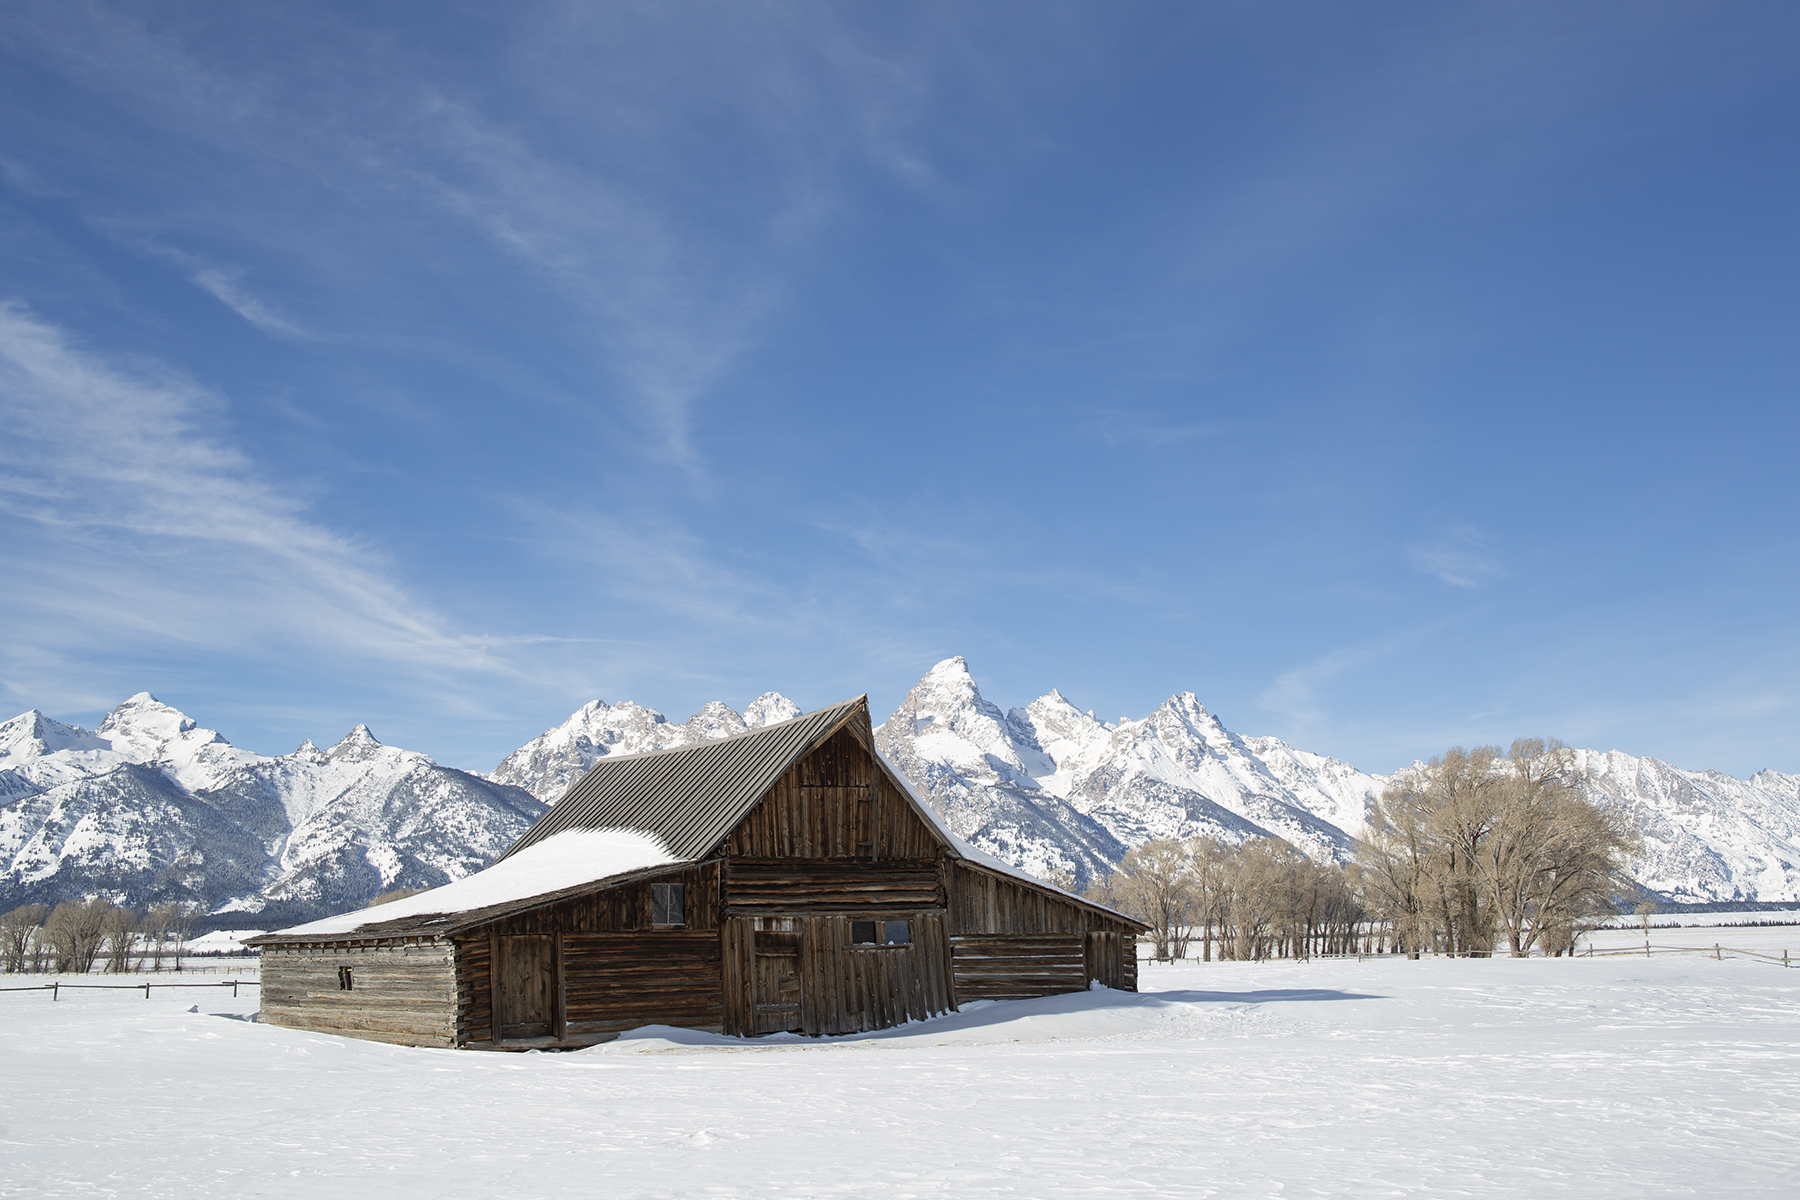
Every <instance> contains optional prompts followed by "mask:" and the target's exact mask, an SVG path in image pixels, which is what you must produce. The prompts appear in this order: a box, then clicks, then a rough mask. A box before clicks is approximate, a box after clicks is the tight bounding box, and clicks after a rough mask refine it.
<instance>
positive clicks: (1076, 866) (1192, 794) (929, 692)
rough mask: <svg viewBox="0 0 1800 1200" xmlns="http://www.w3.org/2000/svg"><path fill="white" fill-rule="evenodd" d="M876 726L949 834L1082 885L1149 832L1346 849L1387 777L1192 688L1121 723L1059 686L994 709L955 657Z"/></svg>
mask: <svg viewBox="0 0 1800 1200" xmlns="http://www.w3.org/2000/svg"><path fill="white" fill-rule="evenodd" d="M875 737H876V741H877V743H878V744H879V745H880V746H881V748H882V752H883V753H885V754H886V755H887V756H888V757H889V758H890V759H892V760H893V761H894V763H895V764H896V765H898V766H899V767H900V768H901V769H902V770H904V771H905V772H906V773H907V775H908V776H909V777H911V779H912V780H913V782H914V784H915V786H917V787H919V788H920V789H921V790H922V791H924V792H925V793H927V794H928V795H929V796H930V797H931V799H932V802H933V803H934V804H936V805H937V807H938V810H939V811H940V812H941V813H942V814H943V816H944V818H945V820H946V821H947V822H948V823H949V824H950V827H951V828H952V829H953V830H954V831H955V832H956V833H958V834H959V835H961V836H962V837H964V838H967V839H968V840H970V841H972V842H974V843H975V844H976V845H978V846H980V847H981V848H982V849H984V850H987V851H988V852H990V853H992V854H996V855H999V856H1000V857H1002V858H1005V859H1007V860H1008V861H1010V862H1014V863H1016V864H1018V865H1019V866H1022V867H1024V868H1025V869H1026V870H1028V871H1034V872H1036V873H1038V874H1045V873H1048V872H1052V871H1073V872H1074V873H1075V875H1076V878H1077V880H1078V881H1079V882H1081V883H1082V884H1084V885H1085V884H1086V883H1087V882H1088V881H1089V880H1090V879H1092V878H1094V877H1095V876H1097V875H1099V874H1101V873H1104V872H1106V871H1108V870H1110V869H1111V868H1112V866H1113V865H1114V864H1116V863H1117V862H1118V860H1119V859H1120V858H1121V857H1122V856H1123V855H1124V853H1125V851H1126V850H1127V849H1129V848H1130V847H1133V846H1137V845H1141V844H1142V843H1144V842H1146V841H1149V840H1152V839H1154V838H1167V837H1181V838H1186V837H1194V836H1197V835H1201V834H1206V835H1210V836H1213V837H1220V838H1224V839H1226V840H1227V841H1232V842H1237V841H1242V840H1243V839H1245V838H1248V837H1260V836H1264V835H1268V834H1274V835H1276V836H1279V837H1283V838H1286V839H1287V840H1288V841H1290V842H1293V843H1294V844H1295V845H1296V846H1299V847H1300V848H1302V849H1303V850H1305V851H1306V852H1307V853H1309V854H1311V855H1313V856H1315V857H1319V858H1325V859H1336V860H1343V859H1346V858H1348V856H1349V854H1350V851H1351V845H1352V840H1353V838H1354V837H1355V834H1356V833H1357V832H1358V831H1359V830H1360V829H1361V826H1362V817H1363V809H1364V806H1365V805H1366V804H1367V802H1368V801H1369V800H1370V799H1371V798H1373V797H1375V796H1378V795H1380V793H1381V788H1382V787H1383V781H1382V780H1381V779H1380V778H1379V777H1377V776H1373V775H1367V774H1364V773H1363V772H1361V771H1358V770H1356V769H1355V768H1354V767H1351V766H1349V765H1348V764H1346V763H1341V762H1338V761H1337V760H1335V759H1331V758H1325V757H1323V756H1322V755H1317V754H1309V753H1307V752H1306V751H1304V750H1296V749H1294V748H1293V747H1291V746H1289V745H1287V744H1286V743H1285V742H1282V741H1280V740H1278V739H1275V738H1244V737H1240V736H1238V735H1237V734H1234V733H1232V732H1231V731H1229V730H1228V729H1226V728H1225V727H1224V726H1223V725H1222V724H1220V723H1219V720H1218V718H1217V717H1214V716H1212V715H1211V714H1210V713H1208V712H1207V711H1206V709H1205V708H1204V707H1203V706H1202V705H1201V704H1200V702H1199V700H1198V699H1197V698H1196V697H1195V696H1194V694H1193V693H1192V692H1182V693H1180V694H1178V695H1175V696H1171V697H1170V698H1169V699H1168V700H1167V701H1165V702H1164V703H1163V705H1162V706H1161V707H1160V708H1158V709H1157V710H1156V711H1155V712H1153V713H1151V714H1150V715H1149V716H1148V717H1145V718H1144V719H1143V720H1141V721H1133V720H1122V721H1120V722H1118V723H1117V724H1110V723H1107V722H1105V721H1101V720H1098V719H1096V718H1095V717H1094V715H1093V714H1092V713H1085V712H1082V711H1081V710H1080V709H1078V708H1076V707H1075V706H1074V705H1073V704H1071V703H1070V702H1069V701H1068V700H1067V699H1066V698H1064V697H1063V695H1062V694H1061V693H1060V692H1056V691H1051V692H1050V693H1049V694H1048V695H1045V696H1042V697H1040V698H1038V699H1037V700H1034V701H1032V702H1031V703H1030V704H1028V705H1026V706H1025V707H1024V708H1015V709H1012V710H1010V711H1008V712H1004V713H1003V712H1001V711H1000V709H999V708H998V707H996V706H995V705H994V704H992V703H990V702H989V701H988V700H986V699H985V698H983V696H982V695H981V692H980V689H979V688H977V687H976V685H975V680H974V679H973V678H972V677H971V676H970V674H969V668H968V664H967V663H966V662H964V661H963V659H961V658H950V659H946V660H944V661H943V662H941V663H939V664H938V665H937V666H935V667H933V668H932V669H931V670H930V671H929V672H927V673H926V675H925V677H924V678H923V679H921V680H920V681H919V682H918V684H917V686H915V687H914V688H913V689H912V691H910V692H908V693H907V696H906V699H905V700H903V701H902V702H901V704H900V707H899V708H897V709H895V710H894V713H893V715H891V716H890V717H888V719H887V720H886V721H884V722H883V723H882V724H881V726H880V727H879V728H878V729H877V730H876V731H875Z"/></svg>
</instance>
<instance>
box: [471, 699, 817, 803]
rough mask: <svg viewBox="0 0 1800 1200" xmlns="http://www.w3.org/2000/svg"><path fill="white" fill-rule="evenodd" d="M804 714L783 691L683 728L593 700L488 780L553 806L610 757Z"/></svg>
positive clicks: (704, 715) (713, 711)
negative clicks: (741, 711)
mask: <svg viewBox="0 0 1800 1200" xmlns="http://www.w3.org/2000/svg"><path fill="white" fill-rule="evenodd" d="M799 715H800V706H799V705H797V704H795V703H794V702H793V701H792V700H789V699H788V698H787V697H786V696H783V695H781V694H780V693H779V692H765V693H763V694H762V695H760V696H758V697H757V698H756V699H755V700H752V701H751V702H750V704H749V705H748V706H747V707H746V708H745V710H744V714H743V715H742V716H739V715H738V713H737V712H736V711H734V710H733V709H732V708H731V706H730V705H728V704H725V703H723V702H721V701H718V700H714V701H711V702H709V703H708V704H706V705H705V706H704V707H702V708H701V709H700V711H699V712H697V713H695V714H694V715H693V716H691V717H689V718H688V719H687V720H686V721H685V722H683V723H681V724H679V725H678V724H676V723H675V722H673V721H670V720H669V719H668V718H667V717H665V716H663V715H662V714H661V713H659V712H657V711H656V710H655V709H654V708H645V707H643V706H642V705H639V704H633V703H631V702H630V701H624V702H622V703H619V704H608V703H607V702H606V701H604V700H590V701H589V702H588V703H586V704H584V705H582V706H581V707H580V708H578V709H576V710H575V711H574V712H573V713H571V714H570V715H569V719H568V720H566V721H564V722H563V723H562V724H561V725H558V726H557V727H556V728H554V729H547V730H545V731H544V732H543V733H541V734H539V735H538V736H537V737H534V738H532V739H531V740H530V741H529V742H526V743H525V744H524V745H523V746H520V747H519V748H518V749H517V750H515V751H513V752H512V753H511V754H509V755H507V756H506V758H505V760H504V761H503V762H501V763H500V765H499V766H497V767H495V768H494V770H493V771H492V773H491V774H489V776H488V778H489V779H492V780H493V781H494V782H496V783H509V784H512V785H514V786H515V787H522V788H524V789H525V790H526V791H528V792H530V793H531V794H532V795H534V796H536V797H537V798H538V799H539V800H542V801H544V802H545V803H546V804H554V803H555V802H556V801H557V800H559V799H560V798H561V797H562V794H563V793H564V792H566V791H568V789H569V785H570V784H572V783H574V782H575V781H576V780H577V779H580V778H581V777H582V776H583V775H584V774H586V773H587V770H588V768H589V767H591V766H593V765H594V763H595V762H596V761H598V760H599V759H601V758H603V757H606V756H607V755H618V754H645V753H648V752H650V751H653V750H668V749H671V748H673V747H675V746H686V745H691V744H692V743H694V742H704V741H711V740H714V739H716V738H726V737H731V736H733V735H734V734H739V733H743V732H744V731H745V730H747V729H754V728H758V727H760V726H763V725H771V724H774V723H775V722H777V721H786V720H789V719H791V718H793V717H797V716H799Z"/></svg>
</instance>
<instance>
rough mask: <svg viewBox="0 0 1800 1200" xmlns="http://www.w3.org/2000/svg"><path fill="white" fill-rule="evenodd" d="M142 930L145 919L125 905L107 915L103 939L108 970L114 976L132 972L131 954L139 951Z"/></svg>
mask: <svg viewBox="0 0 1800 1200" xmlns="http://www.w3.org/2000/svg"><path fill="white" fill-rule="evenodd" d="M142 929H143V918H141V917H139V916H138V914H136V913H134V912H132V911H131V910H130V909H129V908H126V907H125V906H123V905H120V906H118V907H116V908H114V909H113V910H112V911H111V912H109V913H107V914H106V927H105V929H104V930H103V931H102V937H103V939H104V942H105V950H106V958H107V969H108V970H110V971H112V972H113V973H114V974H123V973H125V972H126V971H129V970H131V952H132V951H133V950H135V949H137V944H138V939H139V938H140V937H141V936H142Z"/></svg>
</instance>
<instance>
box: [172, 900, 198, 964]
mask: <svg viewBox="0 0 1800 1200" xmlns="http://www.w3.org/2000/svg"><path fill="white" fill-rule="evenodd" d="M170 909H171V911H170V913H169V925H168V929H169V941H170V942H171V943H172V948H173V950H174V951H175V969H176V970H177V971H179V970H181V956H182V955H183V954H185V953H187V944H188V939H189V938H191V937H193V936H194V926H195V924H196V923H197V922H198V921H199V920H200V906H199V905H197V904H173V905H170Z"/></svg>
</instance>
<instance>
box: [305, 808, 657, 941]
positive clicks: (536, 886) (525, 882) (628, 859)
mask: <svg viewBox="0 0 1800 1200" xmlns="http://www.w3.org/2000/svg"><path fill="white" fill-rule="evenodd" d="M685 861H688V860H686V859H682V858H678V857H677V856H675V855H674V854H671V853H670V852H669V849H668V847H667V846H665V845H664V844H663V841H662V839H661V838H659V837H657V836H656V835H655V834H652V833H644V832H642V831H640V830H636V829H569V830H565V831H563V832H562V833H559V834H556V835H555V836H553V837H548V838H545V839H544V840H543V841H541V842H539V843H538V844H537V845H535V846H528V847H526V848H525V849H523V850H521V851H519V852H518V853H517V854H515V855H513V856H512V857H511V858H508V859H506V860H505V861H504V862H497V863H495V864H494V865H493V866H491V867H489V868H487V869H486V870H484V871H477V872H475V873H474V874H473V875H469V876H466V877H465V878H462V879H459V880H457V881H456V882H455V883H447V884H445V885H444V886H443V887H436V888H432V889H431V890H430V891H426V892H420V893H419V894H418V895H416V896H407V897H406V898H405V899H402V900H394V901H391V902H390V903H387V904H378V905H376V906H375V907H373V908H362V909H358V910H356V911H355V912H347V913H340V914H339V915H337V916H335V917H326V918H324V919H323V920H319V921H312V922H310V923H308V924H305V925H296V926H294V927H293V928H292V929H283V930H281V931H280V933H279V934H277V935H276V936H278V937H284V938H285V937H305V936H313V935H318V934H331V933H343V934H348V933H354V932H356V930H358V929H359V928H361V927H362V926H364V925H373V924H376V923H377V922H380V923H386V922H389V921H394V920H397V919H399V918H401V917H424V916H435V915H437V914H440V913H442V914H445V915H450V914H455V913H464V912H469V911H472V910H474V909H477V908H487V907H490V906H491V905H495V904H509V903H511V902H512V901H515V900H529V899H530V898H532V897H533V896H543V895H547V894H549V893H551V892H556V891H561V890H562V889H564V888H571V887H579V886H580V885H582V884H584V883H594V882H596V881H598V880H602V879H609V878H611V877H612V876H614V875H623V874H626V873H627V872H630V871H641V870H644V869H645V868H647V867H660V866H663V865H665V864H668V863H678V862H685Z"/></svg>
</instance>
